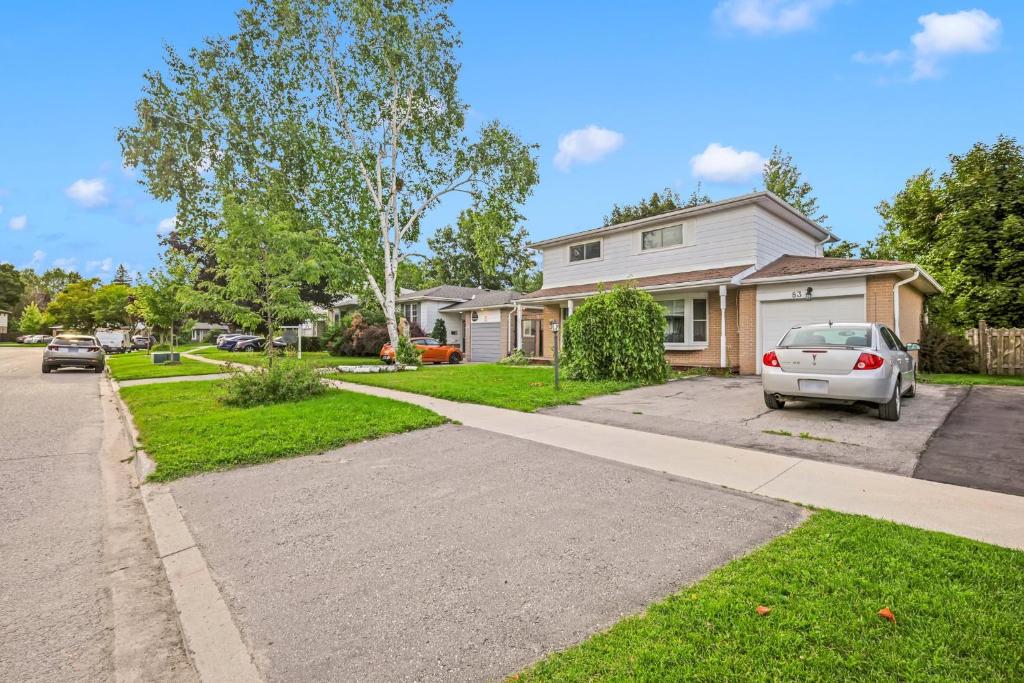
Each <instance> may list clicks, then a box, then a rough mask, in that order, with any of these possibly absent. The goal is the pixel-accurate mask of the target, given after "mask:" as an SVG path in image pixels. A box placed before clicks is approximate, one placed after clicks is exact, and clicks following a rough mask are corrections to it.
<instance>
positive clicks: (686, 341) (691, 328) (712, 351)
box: [513, 282, 740, 368]
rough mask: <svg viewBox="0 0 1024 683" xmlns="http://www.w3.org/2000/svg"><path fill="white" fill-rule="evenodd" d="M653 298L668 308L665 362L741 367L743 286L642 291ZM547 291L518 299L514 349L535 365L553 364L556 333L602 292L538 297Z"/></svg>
mask: <svg viewBox="0 0 1024 683" xmlns="http://www.w3.org/2000/svg"><path fill="white" fill-rule="evenodd" d="M640 288H641V289H644V290H646V291H648V292H650V293H651V295H652V296H653V297H654V298H655V300H656V301H658V303H659V304H661V305H662V307H663V308H664V309H665V333H664V339H663V343H664V347H665V359H666V361H668V363H669V364H670V365H672V366H673V367H676V368H688V367H707V368H738V367H739V364H740V363H739V336H740V335H739V321H740V316H739V286H738V285H737V284H735V283H731V282H719V283H716V284H711V283H707V282H702V283H699V284H698V283H694V284H692V285H676V286H672V287H664V286H663V287H640ZM543 291H544V290H541V291H540V292H537V293H534V294H532V295H529V296H527V297H524V298H522V299H519V300H517V301H516V302H514V303H515V310H514V315H513V320H514V323H515V331H514V334H515V348H517V349H521V350H522V351H523V353H525V354H526V355H527V356H528V357H530V358H531V359H532V360H534V361H535V362H551V361H552V359H553V357H554V338H555V335H554V332H553V327H552V325H553V324H554V323H557V324H558V325H559V333H558V344H559V346H560V347H561V345H562V333H561V329H562V325H563V324H564V323H565V321H566V320H568V319H569V318H570V317H571V316H572V315H573V313H574V311H575V309H576V307H578V306H579V305H580V304H581V303H583V302H584V301H586V299H587V298H589V297H590V296H593V295H594V294H597V293H598V290H596V289H595V291H591V292H589V293H580V294H575V293H573V294H572V295H557V294H553V295H549V296H537V295H538V294H542V293H543Z"/></svg>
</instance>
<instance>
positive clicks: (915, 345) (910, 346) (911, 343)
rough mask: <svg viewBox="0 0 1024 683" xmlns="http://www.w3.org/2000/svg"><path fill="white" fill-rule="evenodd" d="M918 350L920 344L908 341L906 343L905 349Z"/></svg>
mask: <svg viewBox="0 0 1024 683" xmlns="http://www.w3.org/2000/svg"><path fill="white" fill-rule="evenodd" d="M920 350H921V345H920V344H918V343H917V342H910V343H909V344H907V351H920Z"/></svg>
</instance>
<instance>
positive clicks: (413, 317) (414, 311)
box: [402, 303, 420, 324]
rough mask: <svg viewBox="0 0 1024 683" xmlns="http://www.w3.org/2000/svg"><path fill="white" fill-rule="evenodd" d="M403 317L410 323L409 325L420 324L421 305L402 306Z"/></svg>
mask: <svg viewBox="0 0 1024 683" xmlns="http://www.w3.org/2000/svg"><path fill="white" fill-rule="evenodd" d="M402 317H403V318H405V319H406V320H408V321H409V323H410V324H411V323H419V321H420V305H419V303H414V304H402Z"/></svg>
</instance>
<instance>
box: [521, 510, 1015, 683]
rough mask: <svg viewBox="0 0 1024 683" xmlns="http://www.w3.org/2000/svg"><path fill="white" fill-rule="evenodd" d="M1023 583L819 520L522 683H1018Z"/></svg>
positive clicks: (861, 526)
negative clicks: (764, 611) (765, 610)
mask: <svg viewBox="0 0 1024 683" xmlns="http://www.w3.org/2000/svg"><path fill="white" fill-rule="evenodd" d="M1021 577H1024V553H1021V552H1016V551H1012V550H1007V549H1004V548H997V547H995V546H990V545H985V544H982V543H977V542H974V541H969V540H967V539H963V538H958V537H955V536H949V535H946V534H937V533H932V532H928V531H921V530H918V529H912V528H910V527H905V526H900V525H897V524H892V523H889V522H881V521H876V520H871V519H867V518H864V517H855V516H851V515H843V514H839V513H834V512H819V513H817V514H815V515H814V517H812V518H811V519H810V520H809V521H808V522H807V523H805V524H804V525H803V526H801V527H799V528H798V529H796V530H795V531H793V532H792V533H790V534H787V535H786V536H783V537H781V538H778V539H776V540H775V541H773V542H772V543H770V544H768V545H767V546H765V547H764V548H762V549H761V550H758V551H756V552H754V553H753V554H751V555H749V556H747V557H745V558H742V559H739V560H736V561H734V562H732V563H730V564H728V565H726V566H724V567H722V568H721V569H719V570H717V571H715V572H713V573H712V574H711V575H710V576H708V577H707V578H706V579H704V580H703V581H700V582H698V583H697V584H695V585H693V586H690V587H688V588H684V589H683V590H682V591H680V592H679V593H677V594H676V595H674V596H672V597H670V598H668V599H666V600H664V601H662V602H659V603H656V604H654V605H652V606H651V607H650V608H649V609H648V610H647V612H646V613H645V614H643V615H641V616H637V617H630V618H627V619H625V620H624V621H621V622H619V623H618V624H617V625H615V626H614V627H612V628H611V629H610V630H609V631H607V632H604V633H601V634H598V635H596V636H594V637H592V638H590V639H589V640H587V641H584V642H583V643H582V644H581V645H578V646H576V647H573V648H570V649H568V650H566V651H564V652H560V653H557V654H555V655H553V656H551V657H550V658H548V659H547V660H545V661H543V662H541V663H539V664H537V665H535V666H534V667H533V668H532V669H531V670H529V671H528V672H526V673H525V674H524V675H523V676H522V678H521V680H530V681H596V680H616V681H625V680H629V681H682V680H694V681H795V680H805V681H832V680H836V681H854V680H855V681H922V680H932V681H940V680H941V681H983V680H984V681H990V680H991V681H996V680H999V681H1020V680H1024V619H1022V618H1021V605H1024V580H1022V578H1021ZM758 605H765V606H767V607H770V608H771V612H770V613H769V614H768V615H767V616H763V617H762V616H759V615H758V614H757V613H756V612H755V609H756V608H757V606H758ZM883 607H888V608H889V609H890V610H892V612H893V613H894V614H895V616H896V623H890V622H888V621H886V620H884V619H882V618H880V617H879V616H878V614H877V613H878V610H880V609H881V608H883Z"/></svg>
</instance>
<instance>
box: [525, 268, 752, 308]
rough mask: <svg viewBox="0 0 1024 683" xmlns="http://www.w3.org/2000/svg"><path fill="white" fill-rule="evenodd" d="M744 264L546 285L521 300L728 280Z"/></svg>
mask: <svg viewBox="0 0 1024 683" xmlns="http://www.w3.org/2000/svg"><path fill="white" fill-rule="evenodd" d="M747 268H750V266H749V265H746V266H726V267H724V268H708V269H707V270H688V271H686V272H683V273H669V274H668V275H649V276H647V277H634V278H629V279H626V280H611V281H608V282H594V283H589V284H585V285H565V286H564V287H548V288H547V289H538V290H537V291H536V292H530V293H529V294H526V295H524V296H523V297H521V299H520V300H521V301H529V300H530V299H539V298H545V297H549V296H563V295H573V294H591V293H593V292H596V291H597V290H598V289H600V288H602V287H603V288H604V289H611V288H612V287H615V286H616V285H625V284H630V285H634V286H636V287H640V288H643V287H657V286H659V285H682V284H686V283H688V282H703V281H705V280H728V279H729V278H731V277H733V276H735V275H737V274H739V273H742V272H743V271H744V270H746V269H747Z"/></svg>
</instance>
